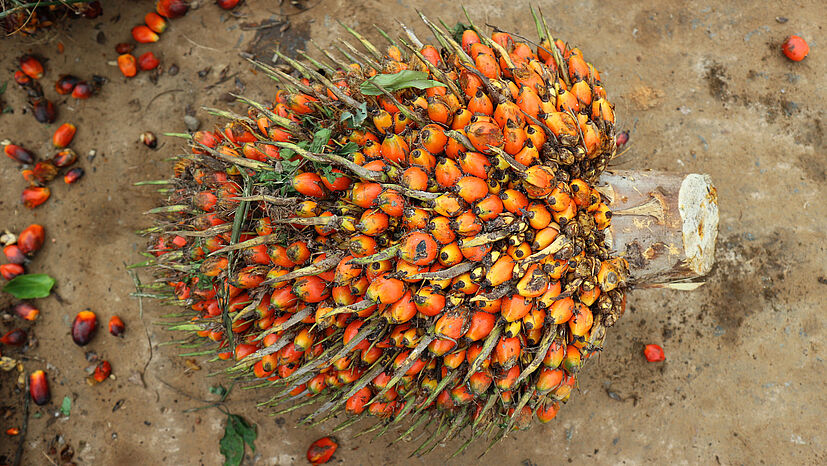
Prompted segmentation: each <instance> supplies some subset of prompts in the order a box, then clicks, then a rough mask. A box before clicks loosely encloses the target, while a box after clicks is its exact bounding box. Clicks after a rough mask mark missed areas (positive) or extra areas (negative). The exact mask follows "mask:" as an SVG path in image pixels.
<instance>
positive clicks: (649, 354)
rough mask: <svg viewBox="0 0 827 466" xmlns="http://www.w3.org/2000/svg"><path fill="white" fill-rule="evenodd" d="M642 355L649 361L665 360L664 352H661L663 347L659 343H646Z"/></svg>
mask: <svg viewBox="0 0 827 466" xmlns="http://www.w3.org/2000/svg"><path fill="white" fill-rule="evenodd" d="M643 355H644V356H645V357H646V360H647V361H649V362H660V361H664V360H666V354H665V353H664V352H663V348H661V347H660V346H659V345H646V346H645V347H644V348H643Z"/></svg>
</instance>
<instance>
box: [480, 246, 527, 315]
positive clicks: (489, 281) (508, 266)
mask: <svg viewBox="0 0 827 466" xmlns="http://www.w3.org/2000/svg"><path fill="white" fill-rule="evenodd" d="M513 273H514V259H512V258H511V257H510V256H507V255H504V256H501V257H500V258H499V259H497V261H496V262H494V264H493V265H492V266H491V268H490V269H488V273H486V274H485V280H484V281H483V284H484V286H498V285H502V284H503V283H505V282H507V281H509V280H511V277H512V276H513ZM521 317H522V316H521Z"/></svg>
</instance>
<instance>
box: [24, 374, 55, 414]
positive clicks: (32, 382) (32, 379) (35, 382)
mask: <svg viewBox="0 0 827 466" xmlns="http://www.w3.org/2000/svg"><path fill="white" fill-rule="evenodd" d="M29 394H31V396H32V401H34V404H36V405H38V406H43V405H45V404H46V403H48V402H49V401H51V399H52V392H51V391H50V390H49V381H48V380H47V379H46V373H45V372H43V371H34V372H32V373H31V374H29Z"/></svg>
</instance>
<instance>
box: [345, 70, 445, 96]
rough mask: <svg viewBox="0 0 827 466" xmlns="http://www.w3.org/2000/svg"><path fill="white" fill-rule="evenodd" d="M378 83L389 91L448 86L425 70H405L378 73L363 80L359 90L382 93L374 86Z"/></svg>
mask: <svg viewBox="0 0 827 466" xmlns="http://www.w3.org/2000/svg"><path fill="white" fill-rule="evenodd" d="M373 83H376V84H378V85H380V86H382V87H383V88H385V90H387V91H388V92H395V91H398V90H400V89H408V88H410V87H415V88H417V89H428V88H431V87H437V86H439V87H446V86H445V84H442V83H441V82H439V81H434V80H432V79H428V73H426V72H424V71H412V70H403V71H400V72H399V73H394V74H377V75H376V76H374V77H372V78H370V79H368V80H366V81H364V82H362V84H361V85H360V86H359V90H360V91H362V94H364V95H380V94H382V91H380V90H379V88H378V87H376V86H374V85H373Z"/></svg>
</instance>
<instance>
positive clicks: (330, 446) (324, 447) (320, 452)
mask: <svg viewBox="0 0 827 466" xmlns="http://www.w3.org/2000/svg"><path fill="white" fill-rule="evenodd" d="M337 448H339V444H338V443H336V441H335V440H333V439H332V438H330V437H322V438H320V439H319V440H316V441H315V442H313V443H311V444H310V447H309V448H308V449H307V461H309V462H310V464H313V465H316V464H324V463H327V462H328V461H330V458H331V457H332V456H333V453H335V452H336V449H337Z"/></svg>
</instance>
